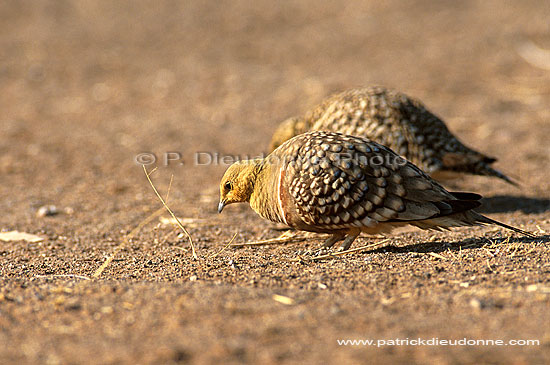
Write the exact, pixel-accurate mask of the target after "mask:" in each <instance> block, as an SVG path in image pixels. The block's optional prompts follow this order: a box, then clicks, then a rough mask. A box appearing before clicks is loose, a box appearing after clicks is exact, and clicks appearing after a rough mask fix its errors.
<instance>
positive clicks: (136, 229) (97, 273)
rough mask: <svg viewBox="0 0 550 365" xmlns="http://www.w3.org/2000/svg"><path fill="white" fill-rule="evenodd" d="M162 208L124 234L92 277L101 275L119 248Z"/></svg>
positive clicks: (160, 209)
mask: <svg viewBox="0 0 550 365" xmlns="http://www.w3.org/2000/svg"><path fill="white" fill-rule="evenodd" d="M163 210H164V208H159V209H157V210H156V211H155V212H154V213H152V214H151V215H149V216H148V217H147V218H145V219H144V220H142V221H141V222H140V223H139V224H138V225H137V226H136V227H135V228H134V229H132V230H131V231H130V233H128V234H127V235H126V236H124V239H123V241H122V243H121V244H120V245H118V247H117V248H116V249H115V252H113V254H112V255H111V256H109V258H108V259H107V260H105V262H104V263H103V264H101V266H100V267H99V268H98V269H97V270H96V271H95V272H94V274H93V275H92V278H98V277H99V276H100V275H101V273H102V272H103V271H104V270H105V268H106V267H107V266H109V264H110V263H111V262H112V261H113V259H114V258H115V256H116V255H117V254H118V253H119V252H120V250H122V249H123V248H124V247H125V246H126V244H127V243H128V241H129V240H130V239H131V238H133V237H134V236H135V235H136V233H138V232H139V231H140V230H141V228H142V227H143V226H145V225H146V224H147V223H149V222H150V221H152V220H153V219H154V218H155V217H157V216H159V215H160V214H161V213H162V212H163Z"/></svg>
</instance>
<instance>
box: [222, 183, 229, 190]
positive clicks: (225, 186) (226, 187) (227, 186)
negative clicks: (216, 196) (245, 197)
mask: <svg viewBox="0 0 550 365" xmlns="http://www.w3.org/2000/svg"><path fill="white" fill-rule="evenodd" d="M223 187H224V188H225V190H231V183H230V182H229V181H228V182H226V183H225V185H224V186H223Z"/></svg>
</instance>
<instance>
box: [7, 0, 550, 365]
mask: <svg viewBox="0 0 550 365" xmlns="http://www.w3.org/2000/svg"><path fill="white" fill-rule="evenodd" d="M549 15H550V3H549V2H548V1H541V0H534V1H519V0H518V1H497V0H483V1H481V0H480V1H468V0H465V1H407V2H405V1H397V0H395V1H362V2H359V1H338V2H319V1H313V0H312V1H298V2H275V1H270V0H262V1H198V0H197V1H186V2H176V1H160V2H159V1H156V2H153V1H137V2H123V1H99V2H79V1H54V0H52V1H15V0H13V1H2V3H1V4H0V16H1V19H2V21H1V22H0V32H1V33H0V47H1V49H2V52H1V53H0V95H1V97H0V110H1V113H0V123H1V124H0V134H1V139H0V181H1V184H0V211H1V214H0V230H3V231H9V230H19V231H22V232H28V233H32V234H36V235H38V236H41V237H43V238H44V240H43V241H42V242H36V243H29V242H25V241H15V242H13V241H12V242H2V241H0V275H1V278H0V363H2V364H8V363H47V364H58V363H59V364H65V363H71V364H79V363H101V364H119V363H122V364H124V363H128V364H130V363H136V362H138V363H176V362H193V363H204V362H206V363H218V362H221V361H224V362H228V363H279V362H282V363H296V362H300V363H321V362H323V363H324V362H329V363H370V362H392V363H436V364H457V363H472V362H484V363H514V364H526V363H542V362H546V363H548V362H550V325H549V324H550V253H549V252H548V243H549V237H550V236H549V234H550V233H549V232H550V217H549V212H550V193H549V188H550V174H549V170H548V167H549V162H550V147H549V145H550V143H549V137H548V136H549V135H550V108H549V105H550V55H549V54H548V51H545V49H546V50H548V49H550V28H549V23H548V19H549ZM375 84H377V85H385V86H388V87H393V88H397V89H399V90H402V91H404V92H406V93H408V94H410V95H412V96H415V97H418V98H420V99H421V100H423V101H425V103H426V104H427V105H428V106H429V108H431V109H432V110H433V111H434V112H436V113H437V114H439V115H440V116H442V117H443V118H444V119H445V120H446V121H447V123H448V125H449V126H450V128H451V129H452V130H453V131H454V132H455V133H456V134H457V135H458V136H460V138H462V139H463V140H464V141H466V142H467V144H469V145H470V146H472V147H475V148H477V149H479V150H481V151H483V152H485V153H487V154H490V155H494V156H497V157H498V158H499V162H498V164H497V167H498V168H500V169H502V170H503V171H504V172H506V173H508V174H510V175H511V176H513V177H515V178H517V179H518V180H520V181H521V182H522V187H521V188H519V189H518V188H515V187H513V186H510V185H507V184H505V183H503V182H500V181H495V180H491V179H487V178H483V177H472V178H467V179H463V180H461V181H457V182H456V183H455V186H453V189H461V190H466V191H475V192H479V193H482V194H483V195H484V196H486V200H485V204H484V206H483V208H482V209H481V211H482V212H484V213H485V214H487V215H489V216H490V217H492V218H494V219H499V220H501V221H503V222H506V223H509V224H513V225H516V226H518V227H522V228H524V229H527V230H529V231H532V232H535V233H537V234H538V235H539V237H538V238H537V239H529V238H524V237H519V236H517V235H516V234H512V235H510V232H507V231H505V230H502V229H499V228H494V227H482V228H462V229H459V230H455V231H453V232H450V233H449V232H446V233H432V232H423V231H418V230H414V229H410V230H405V231H400V232H398V233H396V234H394V235H392V236H390V237H391V240H389V241H387V242H386V245H385V246H383V247H381V248H378V249H373V250H370V251H363V252H357V253H353V254H350V255H347V256H345V257H341V258H337V259H332V260H326V261H315V262H310V261H300V260H299V256H298V254H297V252H298V251H299V250H302V249H304V248H315V247H317V246H318V245H319V244H320V242H321V240H322V239H323V237H317V236H313V237H309V238H308V239H307V240H306V241H302V242H291V243H286V244H279V245H269V246H257V247H243V248H236V247H230V248H227V249H226V250H224V251H223V252H221V253H220V254H219V255H217V256H215V257H212V256H213V255H214V254H216V253H218V252H219V251H220V250H221V249H222V248H223V247H224V245H225V244H226V243H227V242H228V241H229V240H230V239H231V237H232V236H233V235H234V234H236V237H235V241H234V242H236V243H243V242H247V241H255V240H260V239H267V238H273V237H277V236H278V235H280V234H281V233H282V232H281V230H280V228H279V227H277V226H274V225H272V224H270V223H269V222H266V221H263V220H262V219H260V218H259V217H257V216H256V215H255V214H254V213H253V212H252V211H251V210H250V208H249V207H248V206H245V205H240V206H239V205H234V206H230V207H228V208H227V209H226V210H225V211H224V213H223V214H222V215H218V214H217V213H216V205H217V199H218V182H219V179H220V177H221V175H222V174H223V171H224V170H225V168H226V166H225V165H224V164H223V163H221V162H220V163H217V162H216V161H213V163H210V164H207V163H206V162H208V161H205V160H204V158H205V157H204V156H205V155H204V154H202V155H200V156H202V160H200V161H199V162H201V165H197V164H196V161H195V157H196V153H198V152H205V153H211V154H215V153H217V154H219V156H233V155H240V156H242V155H251V156H255V155H258V154H261V153H263V152H265V151H266V147H267V144H268V141H269V139H270V135H271V133H272V132H273V130H274V129H275V126H276V124H277V123H278V122H279V121H281V120H283V119H285V118H287V117H289V116H292V115H296V114H299V113H302V112H304V111H305V110H306V109H307V108H309V107H311V106H313V105H314V104H315V103H317V102H318V101H320V100H321V99H322V98H323V97H326V96H327V95H329V94H330V93H332V92H335V91H339V90H342V89H345V88H350V87H356V86H364V85H375ZM145 152H150V153H151V152H152V153H155V155H156V157H157V161H156V163H155V164H152V165H150V166H149V167H150V168H152V167H153V166H158V169H157V171H156V172H155V173H154V174H153V180H154V182H155V184H156V186H157V187H158V188H159V189H160V191H161V192H162V194H165V193H166V191H167V189H168V185H169V181H170V176H171V175H173V176H174V180H173V184H172V188H171V193H170V197H169V205H170V206H171V207H172V208H173V210H174V211H175V213H176V214H177V215H178V216H179V217H182V218H184V224H185V225H186V227H187V229H188V230H189V233H190V234H191V236H192V238H193V240H194V242H195V244H196V247H197V254H198V257H199V258H198V260H194V259H193V258H192V256H191V251H190V249H189V243H188V242H187V240H186V238H185V237H184V236H183V235H182V234H180V232H179V230H178V229H177V228H174V227H173V226H172V225H170V224H163V223H162V221H161V220H160V218H167V217H168V215H167V214H164V213H163V214H162V215H161V216H160V217H158V216H157V217H154V218H153V219H152V221H150V222H149V223H146V224H145V225H144V226H143V227H142V228H141V230H139V231H138V232H137V233H136V234H135V236H134V237H133V238H132V239H129V240H128V242H127V243H126V244H123V242H124V240H125V237H127V235H128V234H129V232H130V231H131V230H132V229H134V228H135V227H136V226H138V224H140V222H142V221H143V220H144V219H146V218H147V217H148V216H149V215H150V214H151V213H153V212H155V211H156V210H157V209H158V208H159V207H160V206H161V204H160V202H159V200H158V199H157V198H156V197H155V195H154V193H153V191H152V189H151V187H150V186H149V185H148V183H147V181H146V179H145V176H144V173H143V171H142V168H141V166H140V165H138V164H136V162H135V158H136V156H137V155H139V154H140V153H145ZM168 152H173V153H176V154H171V155H166V153H168ZM177 154H179V155H177ZM140 156H141V158H144V156H145V155H140ZM166 156H167V157H169V159H168V160H169V161H165V157H166ZM175 156H179V157H180V158H178V160H177V161H175V160H173V158H174V157H175ZM145 157H147V156H145ZM167 162H168V163H167ZM47 204H54V205H55V206H56V207H57V208H58V210H59V211H60V214H57V215H54V216H45V217H37V215H36V213H37V210H38V209H39V207H41V206H44V205H47ZM376 241H379V238H369V237H363V238H361V239H359V240H358V242H356V244H355V247H358V246H361V245H365V244H368V243H373V242H376ZM108 258H113V259H112V261H110V262H107V264H108V265H106V266H104V267H103V270H100V271H98V270H99V269H100V267H101V265H102V264H104V263H105V262H106V260H107V259H108ZM94 273H97V274H98V275H95V276H94ZM277 295H279V297H278V296H277ZM396 338H399V339H406V338H409V339H418V338H421V339H424V340H429V339H431V338H438V339H440V340H441V339H464V338H467V339H476V340H477V339H502V340H504V341H508V340H510V339H536V340H538V341H539V342H540V344H539V345H538V346H486V347H484V346H383V347H375V346H339V345H338V343H337V340H339V339H373V340H390V339H396Z"/></svg>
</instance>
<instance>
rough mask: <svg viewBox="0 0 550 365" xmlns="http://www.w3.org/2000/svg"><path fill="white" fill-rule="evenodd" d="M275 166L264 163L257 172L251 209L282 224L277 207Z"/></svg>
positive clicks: (251, 198) (251, 197) (276, 174)
mask: <svg viewBox="0 0 550 365" xmlns="http://www.w3.org/2000/svg"><path fill="white" fill-rule="evenodd" d="M274 169H275V166H274V165H272V164H269V163H267V162H265V161H263V162H262V163H261V164H260V165H259V166H258V169H257V171H256V176H255V182H254V191H253V192H252V195H251V196H250V207H251V208H252V209H254V211H255V212H256V213H258V214H259V215H260V216H262V217H263V218H265V219H269V220H270V221H272V222H282V220H281V218H280V217H279V214H278V208H277V207H278V205H277V196H276V192H277V191H278V190H277V177H278V173H277V172H276V171H275V170H274Z"/></svg>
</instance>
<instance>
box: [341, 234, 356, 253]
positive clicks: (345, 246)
mask: <svg viewBox="0 0 550 365" xmlns="http://www.w3.org/2000/svg"><path fill="white" fill-rule="evenodd" d="M360 233H361V231H359V232H357V233H355V232H354V233H350V234H348V235H347V236H346V239H345V240H344V242H342V244H341V245H340V247H338V251H346V250H347V249H348V248H350V246H351V244H352V243H353V241H355V239H356V238H357V236H359V234H360Z"/></svg>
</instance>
